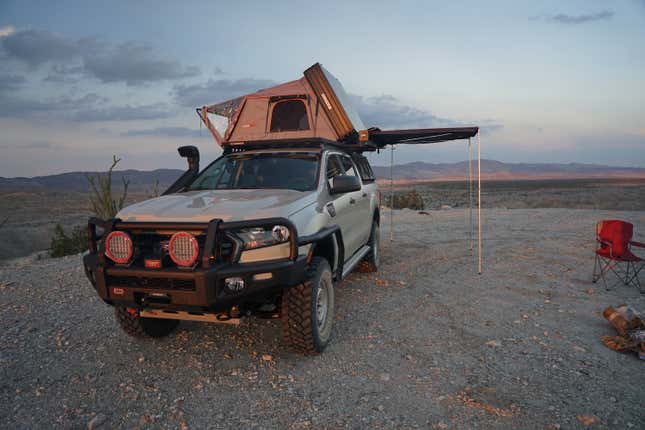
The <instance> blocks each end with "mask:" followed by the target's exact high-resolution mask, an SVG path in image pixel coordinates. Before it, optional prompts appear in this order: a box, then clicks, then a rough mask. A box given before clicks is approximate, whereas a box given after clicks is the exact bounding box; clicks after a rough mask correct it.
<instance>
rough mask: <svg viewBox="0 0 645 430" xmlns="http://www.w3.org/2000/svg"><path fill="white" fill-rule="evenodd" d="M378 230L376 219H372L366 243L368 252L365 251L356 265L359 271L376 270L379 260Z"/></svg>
mask: <svg viewBox="0 0 645 430" xmlns="http://www.w3.org/2000/svg"><path fill="white" fill-rule="evenodd" d="M380 242H381V241H380V230H379V225H378V222H376V220H374V221H372V231H371V232H370V240H369V241H368V242H367V244H368V245H369V246H370V248H372V249H370V252H368V253H367V255H366V256H365V258H364V259H363V261H361V262H360V263H359V264H358V266H357V267H356V268H357V270H358V271H359V272H361V273H374V272H377V271H378V267H379V265H380V262H381V250H380V249H379V246H380Z"/></svg>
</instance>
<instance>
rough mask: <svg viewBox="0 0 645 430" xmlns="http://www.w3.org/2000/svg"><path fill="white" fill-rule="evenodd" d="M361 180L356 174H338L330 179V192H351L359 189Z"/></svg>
mask: <svg viewBox="0 0 645 430" xmlns="http://www.w3.org/2000/svg"><path fill="white" fill-rule="evenodd" d="M360 189H361V181H359V180H358V177H357V176H349V175H340V176H335V177H334V179H333V180H332V185H331V190H330V193H331V194H342V193H351V192H352V191H360Z"/></svg>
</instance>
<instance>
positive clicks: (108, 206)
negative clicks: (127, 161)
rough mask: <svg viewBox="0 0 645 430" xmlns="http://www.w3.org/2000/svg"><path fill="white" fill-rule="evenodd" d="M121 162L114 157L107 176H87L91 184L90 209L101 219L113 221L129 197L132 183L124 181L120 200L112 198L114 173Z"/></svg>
mask: <svg viewBox="0 0 645 430" xmlns="http://www.w3.org/2000/svg"><path fill="white" fill-rule="evenodd" d="M119 161H121V159H120V158H116V155H113V156H112V165H111V166H110V168H109V169H108V171H107V172H106V173H105V174H96V175H95V176H90V175H87V176H86V178H87V182H89V184H90V206H91V207H90V209H91V210H92V212H94V214H95V215H96V216H97V217H99V218H101V219H111V218H114V217H115V216H116V214H117V213H118V212H119V211H120V210H121V209H122V208H123V204H124V202H125V198H126V197H127V195H128V185H129V184H130V181H128V180H127V179H125V178H122V180H123V193H122V194H121V196H120V197H119V198H118V199H115V198H114V197H113V196H112V171H113V170H114V168H115V167H116V165H117V164H119Z"/></svg>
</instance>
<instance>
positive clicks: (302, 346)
mask: <svg viewBox="0 0 645 430" xmlns="http://www.w3.org/2000/svg"><path fill="white" fill-rule="evenodd" d="M321 288H322V289H324V290H325V292H324V294H326V296H325V297H326V300H327V310H326V312H325V316H324V318H323V322H322V324H319V313H318V302H317V301H318V300H319V299H321V294H323V293H319V290H320V289H321ZM321 300H322V299H321ZM281 314H282V315H281V318H282V336H283V338H284V341H285V342H286V343H287V344H289V345H290V346H291V347H293V348H294V349H295V350H297V351H298V352H301V353H303V354H308V355H310V354H317V353H321V352H323V350H324V349H325V347H326V346H327V344H328V343H329V340H330V339H331V335H332V328H333V320H334V284H333V279H332V273H331V268H330V267H329V263H328V262H327V260H325V259H324V258H322V257H314V258H313V259H312V260H311V263H309V266H308V268H307V276H306V279H305V281H304V282H302V283H301V284H298V285H296V286H294V287H291V288H289V289H287V290H286V291H285V292H284V294H282V307H281Z"/></svg>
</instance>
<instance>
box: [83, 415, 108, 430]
mask: <svg viewBox="0 0 645 430" xmlns="http://www.w3.org/2000/svg"><path fill="white" fill-rule="evenodd" d="M105 421H107V417H106V416H105V415H103V414H96V415H95V416H94V418H92V419H91V420H90V422H88V423H87V429H88V430H93V429H96V428H99V427H100V426H101V425H103V423H105Z"/></svg>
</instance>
